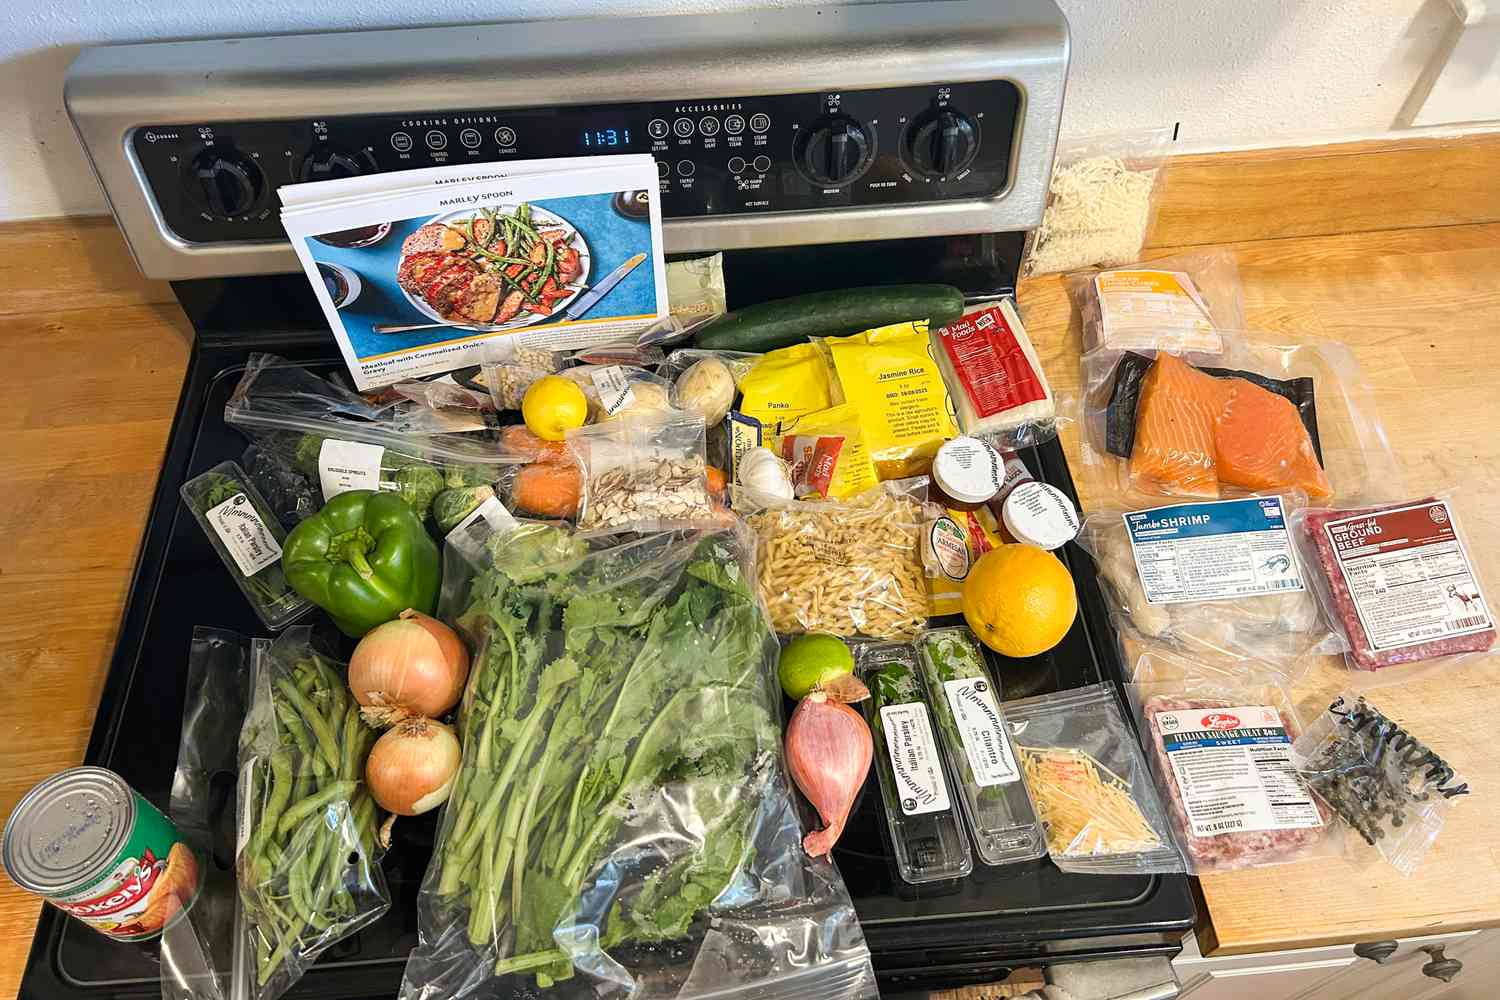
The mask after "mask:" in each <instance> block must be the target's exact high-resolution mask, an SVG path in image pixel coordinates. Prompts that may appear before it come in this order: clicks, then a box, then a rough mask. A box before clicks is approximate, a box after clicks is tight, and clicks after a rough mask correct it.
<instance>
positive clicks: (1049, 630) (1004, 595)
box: [963, 545, 1078, 658]
mask: <svg viewBox="0 0 1500 1000" xmlns="http://www.w3.org/2000/svg"><path fill="white" fill-rule="evenodd" d="M963 609H964V620H965V621H967V622H968V623H969V628H971V629H973V630H974V634H975V635H977V636H979V639H980V641H982V642H983V643H984V644H985V645H986V646H988V647H990V648H991V649H993V650H994V651H995V652H997V653H1000V654H1002V655H1004V656H1010V657H1015V658H1021V657H1026V656H1036V655H1038V654H1039V653H1045V652H1046V651H1047V650H1049V649H1051V648H1052V647H1053V646H1056V645H1057V644H1058V643H1059V642H1061V641H1062V637H1063V636H1065V635H1067V633H1068V629H1069V628H1071V627H1072V625H1073V619H1074V618H1075V617H1076V616H1077V614H1078V595H1077V594H1076V593H1075V592H1074V590H1073V577H1072V576H1071V575H1070V574H1069V573H1068V568H1067V567H1066V566H1064V565H1063V564H1062V560H1060V559H1058V558H1057V556H1055V555H1053V554H1052V553H1051V552H1048V551H1047V550H1045V549H1039V548H1037V547H1036V546H1035V545H1002V546H1000V547H999V548H996V549H991V550H990V551H989V552H986V553H985V554H984V555H982V556H980V557H979V561H978V562H976V563H975V564H974V566H973V568H972V569H970V570H969V576H968V579H966V580H965V581H964V592H963Z"/></svg>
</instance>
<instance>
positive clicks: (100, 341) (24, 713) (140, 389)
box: [0, 137, 1500, 996]
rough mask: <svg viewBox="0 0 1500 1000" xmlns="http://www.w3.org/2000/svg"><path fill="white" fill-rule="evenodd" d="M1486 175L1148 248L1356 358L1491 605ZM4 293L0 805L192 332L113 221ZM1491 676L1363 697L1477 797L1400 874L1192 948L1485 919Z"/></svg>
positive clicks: (46, 732) (1348, 168)
mask: <svg viewBox="0 0 1500 1000" xmlns="http://www.w3.org/2000/svg"><path fill="white" fill-rule="evenodd" d="M1497 172H1500V139H1497V138H1493V137H1491V138H1472V139H1467V140H1462V141H1446V140H1445V141H1429V142H1424V143H1414V142H1404V143H1391V142H1384V143H1367V144H1359V145H1355V146H1346V147H1324V148H1321V149H1307V150H1291V151H1285V150H1283V151H1275V152H1261V153H1249V154H1227V155H1221V156H1209V157H1191V158H1184V159H1182V160H1180V161H1174V163H1173V165H1172V167H1171V168H1170V170H1169V172H1168V176H1167V183H1166V184H1165V186H1164V199H1163V205H1162V209H1161V212H1160V215H1159V217H1158V219H1157V222H1156V225H1155V227H1154V229H1153V238H1152V245H1153V248H1154V250H1153V252H1155V250H1159V249H1163V248H1167V247H1171V246H1175V245H1182V244H1189V243H1202V242H1206V241H1213V242H1218V243H1226V244H1230V245H1232V246H1233V249H1234V250H1235V252H1236V254H1237V255H1238V258H1239V263H1240V276H1241V280H1242V282H1243V285H1244V294H1245V301H1246V305H1247V309H1248V312H1249V318H1250V320H1251V322H1252V324H1253V325H1255V326H1258V327H1261V328H1264V329H1270V330H1276V331H1289V332H1301V333H1306V334H1313V335H1318V336H1326V337H1332V338H1335V339H1339V340H1343V341H1345V342H1346V343H1348V344H1349V345H1350V346H1351V347H1353V348H1354V351H1355V353H1356V354H1357V356H1358V358H1359V360H1360V362H1361V364H1362V365H1363V368H1364V374H1365V377H1366V379H1367V380H1368V381H1369V383H1370V385H1371V386H1372V388H1373V390H1374V393H1375V397H1376V400H1377V404H1378V406H1379V408H1380V412H1381V415H1382V417H1383V418H1384V422H1385V428H1386V431H1387V434H1388V435H1389V438H1390V440H1391V442H1392V444H1393V446H1394V447H1395V449H1396V454H1397V456H1398V458H1399V459H1400V461H1401V463H1402V465H1403V467H1404V470H1405V474H1406V477H1407V481H1408V484H1409V485H1410V488H1411V490H1412V491H1417V490H1430V489H1434V488H1440V487H1443V486H1448V485H1452V486H1456V487H1457V488H1459V489H1460V490H1461V494H1460V499H1459V503H1460V504H1461V506H1462V510H1463V515H1464V524H1465V527H1466V528H1467V530H1468V532H1469V534H1470V536H1471V538H1472V539H1473V540H1474V547H1475V549H1476V551H1477V553H1478V556H1479V560H1480V562H1481V564H1482V567H1483V571H1484V572H1485V574H1486V576H1487V579H1488V581H1490V586H1491V588H1492V589H1493V588H1500V559H1497V553H1500V499H1497V490H1500V444H1497V443H1496V441H1495V438H1494V435H1493V433H1492V430H1493V428H1494V427H1495V426H1496V423H1495V415H1496V414H1497V413H1500V339H1497V338H1496V336H1495V331H1496V330H1497V329H1500V283H1497V281H1496V276H1497V275H1500V188H1497V187H1496V186H1495V185H1494V184H1493V183H1492V182H1491V181H1489V180H1485V179H1484V178H1491V179H1492V178H1493V177H1494V176H1496V174H1497ZM1377 190H1378V191H1383V192H1385V195H1383V196H1382V197H1380V198H1378V199H1377V198H1373V197H1372V196H1371V195H1370V194H1369V192H1371V191H1377ZM1330 234H1332V235H1330ZM0 289H4V292H3V294H0V351H4V352H5V358H6V371H5V374H4V378H5V384H6V385H7V386H8V387H9V389H10V392H9V393H8V394H7V396H6V399H5V403H4V405H3V407H0V468H4V469H5V470H6V475H5V477H4V482H5V486H4V489H3V490H0V607H3V608H4V609H5V614H4V619H3V621H0V677H4V678H7V679H9V680H10V681H11V682H12V683H13V684H14V685H15V691H14V692H13V693H15V694H16V696H17V699H18V700H17V701H16V702H14V703H13V704H12V707H11V710H10V712H9V714H8V719H9V720H10V721H9V722H8V723H7V724H6V725H5V726H4V728H3V731H4V732H7V733H9V738H8V740H7V741H6V742H5V743H4V744H3V745H0V764H3V766H0V814H8V813H9V811H10V809H11V807H12V806H13V805H14V804H15V802H16V801H17V800H18V799H19V798H20V796H21V795H22V794H23V793H24V792H25V791H26V790H27V789H28V788H30V787H31V786H32V785H33V784H34V783H35V782H37V781H38V780H40V779H41V778H43V777H45V776H47V775H48V774H51V773H53V772H55V771H58V770H61V769H62V768H65V767H69V766H72V765H74V764H77V763H78V762H79V761H80V760H81V759H82V755H83V750H84V747H85V745H86V744H87V742H88V734H89V730H90V728H91V726H92V724H93V716H94V709H95V706H96V705H97V703H98V699H99V694H100V691H101V688H102V685H103V680H104V674H105V671H106V670H107V667H108V663H109V658H110V654H111V651H112V649H113V647H114V642H115V636H116V634H117V630H118V626H119V620H120V616H121V613H122V611H123V606H124V600H125V595H126V590H127V588H128V586H129V582H130V577H131V571H132V569H133V566H134V562H135V558H136V553H137V549H138V547H139V545H140V541H141V536H142V531H143V527H144V523H145V516H146V512H147V505H148V504H149V501H150V496H151V492H152V489H153V486H154V484H155V480H156V475H157V470H158V468H159V465H160V461H161V456H162V451H163V448H164V446H165V442H166V437H167V433H168V430H169V429H170V426H171V421H172V416H173V412H174V408H175V406H176V401H177V395H178V391H179V388H180V385H181V380H182V375H183V372H184V368H185V364H186V359H187V354H188V345H189V342H190V341H189V338H190V331H189V328H188V324H187V322H186V320H185V318H184V317H183V316H182V314H181V311H180V310H179V309H178V308H177V307H176V305H175V303H174V302H173V300H172V298H171V294H170V291H169V290H168V289H167V287H166V286H165V285H162V284H160V283H152V282H147V281H145V280H143V279H142V278H140V277H139V275H138V274H137V273H136V272H135V270H134V267H133V265H132V264H131V262H130V259H129V256H128V254H127V253H126V251H125V249H124V245H123V243H122V241H121V239H120V236H119V234H118V233H117V232H116V230H115V228H114V226H113V224H112V223H111V222H110V221H109V220H107V219H69V220H53V221H46V222H28V223H19V224H11V225H7V226H0ZM1021 302H1022V308H1023V313H1024V315H1025V319H1026V323H1027V326H1028V329H1029V330H1030V332H1031V334H1032V337H1033V339H1034V340H1035V341H1036V343H1037V346H1038V350H1039V351H1040V352H1041V354H1042V356H1043V358H1044V364H1045V367H1046V369H1047V373H1048V375H1049V377H1050V378H1051V380H1052V381H1053V384H1054V386H1056V387H1057V388H1058V389H1059V390H1060V391H1061V392H1064V393H1065V392H1067V391H1069V390H1071V389H1073V388H1076V386H1077V382H1078V375H1077V368H1078V365H1077V351H1078V331H1077V324H1076V321H1075V320H1072V319H1071V317H1070V314H1069V309H1068V304H1067V299H1066V295H1065V294H1064V292H1063V288H1062V283H1061V281H1060V279H1058V278H1056V277H1048V278H1039V279H1034V280H1031V281H1028V282H1026V283H1025V285H1024V287H1023V289H1022V292H1021ZM1065 437H1066V436H1065ZM1067 443H1068V445H1069V450H1070V456H1071V457H1072V459H1073V461H1074V463H1075V466H1076V463H1077V451H1076V441H1073V440H1071V439H1068V440H1067ZM1091 500H1092V498H1091V497H1089V496H1087V495H1086V496H1085V502H1086V504H1087V503H1088V502H1090V501H1091ZM185 645H186V644H185V643H184V648H185ZM1497 665H1500V655H1495V656H1489V657H1486V658H1482V659H1479V660H1473V661H1470V662H1468V663H1467V664H1465V665H1463V666H1461V667H1459V668H1457V669H1454V670H1450V671H1447V672H1444V673H1440V674H1434V675H1427V676H1421V677H1418V678H1417V679H1413V680H1411V681H1409V682H1406V683H1398V684H1395V685H1393V686H1390V687H1386V688H1383V689H1382V690H1381V691H1380V692H1379V693H1378V696H1377V702H1378V704H1380V705H1381V706H1382V707H1383V708H1385V709H1386V710H1387V711H1388V712H1389V713H1391V714H1393V715H1394V716H1396V717H1397V718H1399V719H1401V720H1402V721H1403V722H1405V723H1406V724H1407V725H1408V726H1409V727H1410V728H1411V729H1412V730H1413V731H1414V732H1416V733H1417V734H1419V735H1420V736H1421V737H1422V738H1423V739H1425V740H1426V741H1428V742H1429V743H1430V744H1431V745H1432V746H1434V747H1435V748H1436V749H1438V750H1439V751H1440V752H1442V753H1443V754H1444V755H1445V756H1447V757H1448V758H1449V759H1450V760H1451V761H1452V762H1453V764H1454V765H1455V766H1456V767H1457V768H1458V769H1459V770H1460V771H1462V772H1463V773H1464V774H1465V775H1466V776H1467V778H1468V779H1469V781H1470V782H1471V784H1472V785H1473V786H1474V788H1475V794H1474V795H1471V796H1469V797H1468V798H1467V799H1465V800H1463V801H1462V802H1461V804H1460V805H1459V806H1458V808H1457V809H1455V810H1454V813H1453V818H1452V819H1451V820H1450V821H1449V826H1448V828H1447V830H1445V832H1444V834H1443V837H1442V839H1441V840H1439V842H1438V844H1437V846H1436V847H1435V848H1434V850H1433V853H1432V855H1431V856H1430V857H1429V859H1428V861H1427V863H1426V864H1425V865H1424V866H1423V867H1422V868H1421V870H1420V871H1419V872H1418V873H1417V874H1416V875H1415V876H1414V877H1412V878H1411V879H1402V878H1401V877H1400V876H1398V875H1395V874H1394V873H1392V872H1391V871H1390V870H1389V869H1386V868H1384V867H1382V866H1378V865H1371V864H1368V863H1366V864H1359V863H1355V862H1350V861H1344V860H1333V861H1329V862H1326V863H1311V864H1303V865H1292V866H1282V867H1279V868H1273V869H1265V870H1261V871H1252V872H1240V873H1235V874H1232V875H1223V876H1215V877H1211V878H1205V879H1203V880H1202V888H1203V896H1204V898H1205V900H1206V901H1207V914H1206V916H1205V917H1204V919H1203V920H1202V922H1201V924H1200V927H1199V940H1200V944H1201V946H1202V948H1203V950H1204V952H1205V953H1208V952H1211V951H1212V952H1215V953H1218V954H1228V953H1234V952H1243V951H1254V950H1262V949H1272V948H1290V947H1298V946H1310V945H1317V944H1326V943H1334V942H1340V941H1352V940H1368V939H1379V938H1388V937H1397V936H1404V935H1411V934H1420V933H1435V932H1439V931H1446V930H1458V929H1465V928H1471V927H1477V926H1480V925H1490V924H1500V848H1497V846H1496V841H1495V838H1494V836H1493V833H1492V831H1494V830H1495V829H1497V828H1500V755H1497V754H1495V753H1494V752H1493V750H1492V746H1491V744H1492V743H1493V737H1492V733H1493V731H1494V728H1495V727H1494V725H1493V722H1492V720H1493V719H1494V718H1496V717H1500V687H1497V686H1496V683H1495V682H1496V679H1497V676H1500V671H1497ZM1343 680H1344V676H1343V675H1342V673H1341V668H1337V667H1335V666H1332V665H1321V666H1320V667H1319V668H1318V669H1317V670H1316V671H1315V672H1314V673H1313V674H1312V675H1311V677H1310V682H1309V684H1307V685H1305V686H1304V687H1303V688H1302V689H1300V690H1299V695H1300V696H1301V697H1300V701H1301V703H1302V704H1303V705H1304V707H1306V708H1309V709H1311V708H1313V707H1315V706H1316V705H1317V703H1318V702H1320V701H1322V700H1325V699H1326V696H1327V694H1328V693H1330V692H1332V691H1334V690H1336V689H1337V688H1338V687H1339V685H1340V683H1341V682H1342V681H1343ZM39 906H40V903H39V902H38V900H37V899H36V898H35V897H33V896H30V895H28V894H27V893H25V892H23V891H21V890H19V889H17V888H16V887H15V886H13V885H12V884H11V883H10V882H9V881H8V880H0V996H11V995H14V994H15V992H16V991H17V989H18V987H19V984H20V980H21V974H22V972H23V970H24V968H25V963H26V956H27V952H28V950H29V949H30V945H31V937H32V930H33V927H34V924H35V920H36V914H37V911H38V908H39Z"/></svg>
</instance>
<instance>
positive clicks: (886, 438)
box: [823, 320, 958, 479]
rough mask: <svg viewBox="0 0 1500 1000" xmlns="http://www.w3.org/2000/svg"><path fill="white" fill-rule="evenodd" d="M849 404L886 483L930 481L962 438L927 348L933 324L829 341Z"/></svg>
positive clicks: (909, 325)
mask: <svg viewBox="0 0 1500 1000" xmlns="http://www.w3.org/2000/svg"><path fill="white" fill-rule="evenodd" d="M823 343H824V344H826V345H827V347H828V351H829V354H830V356H831V357H832V358H833V369H834V373H835V374H836V375H837V376H838V384H839V388H840V390H841V391H842V392H843V395H844V400H845V401H846V402H847V403H848V404H849V405H851V406H853V407H854V408H855V411H856V412H857V413H858V414H859V419H860V422H861V424H862V425H863V427H864V430H865V444H866V445H868V447H869V449H870V457H871V458H872V459H874V461H875V469H876V471H877V472H878V473H879V475H880V478H881V479H905V478H907V477H910V476H921V475H926V474H927V472H928V470H929V469H931V468H932V456H934V455H936V454H937V450H938V448H940V447H942V444H943V442H944V441H946V440H948V439H949V438H951V437H956V436H957V435H958V425H957V424H956V423H955V422H954V419H953V400H952V399H950V398H949V396H948V387H947V386H946V385H945V384H944V383H943V376H942V373H941V372H940V371H939V370H938V365H937V362H936V361H935V360H934V359H933V356H932V351H931V349H930V348H929V345H928V342H927V321H926V320H919V321H916V322H912V323H894V324H892V325H890V326H882V327H880V328H878V329H875V330H866V331H865V332H864V333H856V334H855V335H854V336H852V337H830V338H828V339H826V340H824V341H823Z"/></svg>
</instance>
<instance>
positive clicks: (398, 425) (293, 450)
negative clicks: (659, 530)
mask: <svg viewBox="0 0 1500 1000" xmlns="http://www.w3.org/2000/svg"><path fill="white" fill-rule="evenodd" d="M413 409H417V410H420V409H422V408H421V407H418V406H417V405H416V404H411V403H409V402H406V401H403V402H400V403H392V404H374V403H371V402H369V401H368V400H366V399H365V398H364V397H363V396H360V395H358V394H357V393H354V392H351V391H349V390H348V389H345V388H343V387H342V386H339V385H337V384H335V383H333V382H330V381H328V380H326V379H321V378H319V377H318V376H316V375H314V374H313V373H312V372H310V371H308V370H307V369H305V368H302V367H299V366H297V365H293V364H291V363H289V362H287V361H285V360H283V359H281V358H278V357H275V356H274V355H270V354H253V355H251V356H250V361H249V363H248V364H247V365H246V368H245V374H244V375H243V376H242V377H241V378H240V382H239V385H238V386H236V387H235V390H234V393H233V394H232V395H231V396H230V397H229V402H228V403H227V404H225V406H224V420H225V422H226V423H228V424H230V425H232V426H234V427H237V428H239V429H240V430H241V431H244V432H245V433H246V434H248V435H249V436H250V437H251V438H253V439H254V441H255V443H256V445H257V446H258V447H259V448H260V449H261V451H262V452H269V453H274V454H276V455H277V456H278V457H279V458H280V459H281V461H282V462H283V463H285V465H286V466H288V467H290V468H293V469H296V470H297V471H298V472H299V473H301V474H302V475H303V476H304V477H306V479H307V480H308V482H309V484H310V485H312V486H316V488H317V489H318V491H319V493H320V494H321V497H322V502H324V503H326V502H327V501H329V500H331V499H333V498H334V497H336V496H338V495H339V494H340V493H344V492H347V491H348V490H353V489H379V490H390V491H393V492H397V493H400V494H401V496H402V498H403V499H404V500H406V501H407V502H408V503H409V504H411V506H412V509H413V510H415V511H417V514H418V516H419V517H424V518H425V517H426V516H427V514H428V511H429V509H430V507H431V505H432V498H433V497H435V496H436V495H437V494H438V493H440V492H442V491H443V490H444V489H451V488H457V487H463V486H479V485H486V484H488V485H493V484H494V483H496V482H497V481H499V480H501V479H504V478H505V477H506V476H507V475H508V473H509V472H510V471H511V470H512V469H513V468H514V466H516V465H518V464H520V463H521V462H522V461H523V459H522V458H520V457H518V456H512V455H506V454H504V453H502V451H501V450H500V448H499V444H498V442H499V430H498V428H489V429H486V430H485V431H480V432H472V433H430V430H431V426H432V425H431V424H430V423H429V422H427V421H425V420H415V419H412V417H411V411H412V410H413ZM273 505H274V500H273ZM276 513H277V516H278V517H282V518H283V519H284V512H283V511H282V510H277V511H276Z"/></svg>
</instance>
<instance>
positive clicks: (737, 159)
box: [729, 156, 745, 174]
mask: <svg viewBox="0 0 1500 1000" xmlns="http://www.w3.org/2000/svg"><path fill="white" fill-rule="evenodd" d="M744 171H745V158H744V157H743V156H731V157H730V158H729V172H730V173H731V174H740V173H744Z"/></svg>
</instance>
